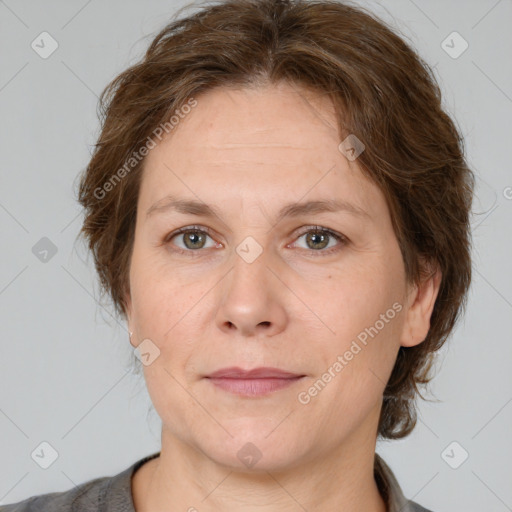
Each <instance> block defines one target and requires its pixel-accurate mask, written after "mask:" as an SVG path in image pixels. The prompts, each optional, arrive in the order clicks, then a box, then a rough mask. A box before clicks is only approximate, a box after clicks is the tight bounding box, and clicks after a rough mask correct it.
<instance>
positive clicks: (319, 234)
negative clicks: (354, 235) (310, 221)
mask: <svg viewBox="0 0 512 512" xmlns="http://www.w3.org/2000/svg"><path fill="white" fill-rule="evenodd" d="M304 236H305V237H306V238H305V243H306V247H305V249H309V250H311V251H313V252H321V253H323V254H325V253H327V254H330V253H332V252H335V251H338V250H339V249H340V246H343V245H345V244H346V243H347V239H346V237H344V236H343V235H341V234H339V233H335V232H334V231H331V230H330V229H327V228H322V227H321V226H309V227H308V230H307V231H304V232H303V233H302V234H300V235H299V236H298V239H300V238H302V237H304ZM333 240H335V241H337V242H338V244H335V245H334V247H333V246H332V245H330V242H332V241H333ZM326 247H328V250H324V249H325V248H326Z"/></svg>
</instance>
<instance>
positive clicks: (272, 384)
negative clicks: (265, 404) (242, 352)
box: [208, 377, 302, 396]
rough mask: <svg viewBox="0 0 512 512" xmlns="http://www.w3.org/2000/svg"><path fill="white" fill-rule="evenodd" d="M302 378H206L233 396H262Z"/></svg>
mask: <svg viewBox="0 0 512 512" xmlns="http://www.w3.org/2000/svg"><path fill="white" fill-rule="evenodd" d="M301 379H302V377H294V378H291V379H290V378H288V379H280V378H275V377H272V378H263V379H233V378H225V377H224V378H223V377H220V378H219V377H217V378H208V380H210V381H211V383H212V384H213V385H214V386H217V387H219V388H221V389H223V390H224V391H229V392H230V393H233V394H235V395H241V396H263V395H268V394H269V393H273V392H274V391H279V390H280V389H284V388H287V387H288V386H291V385H292V384H294V383H295V382H297V381H299V380H301Z"/></svg>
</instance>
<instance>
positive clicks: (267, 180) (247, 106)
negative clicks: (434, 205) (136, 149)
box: [139, 83, 382, 211]
mask: <svg viewBox="0 0 512 512" xmlns="http://www.w3.org/2000/svg"><path fill="white" fill-rule="evenodd" d="M195 99H196V101H197V104H196V106H195V107H194V108H192V109H191V111H190V113H188V114H187V115H183V118H182V119H180V121H179V124H178V125H177V126H175V128H174V129H173V130H172V131H171V132H170V134H169V135H168V136H167V137H166V138H164V139H163V141H162V142H160V143H158V144H157V146H156V147H155V148H154V149H153V150H151V151H150V152H149V154H148V156H147V157H146V160H145V165H144V176H143V180H142V187H141V191H140V198H139V199H140V201H141V203H142V207H143V208H144V206H145V207H146V208H147V207H149V206H150V205H152V204H153V203H154V202H156V201H158V200H159V199H161V198H163V197H164V196H165V195H167V194H178V195H186V196H187V197H192V196H194V195H196V196H197V195H199V197H200V198H201V199H203V198H204V200H205V201H207V199H208V201H207V202H210V203H211V202H219V200H221V199H227V197H228V195H229V194H231V196H230V197H232V199H233V200H235V201H238V202H239V203H241V202H242V201H243V202H244V203H245V205H246V206H247V204H250V203H251V202H255V203H256V202H257V201H258V198H259V199H261V200H264V199H268V198H271V197H277V198H280V197H286V199H287V200H299V199H300V198H302V197H303V198H304V199H320V198H321V199H336V198H340V197H341V198H343V199H351V202H352V203H354V204H355V205H356V206H359V207H360V208H363V209H366V210H368V211H371V210H372V209H373V207H374V206H376V205H377V204H378V202H379V199H380V200H382V198H378V197H377V196H379V194H380V192H379V191H378V190H377V189H376V186H375V185H374V184H373V183H372V182H370V181H369V180H368V178H366V177H364V176H363V175H362V173H361V172H360V170H359V169H358V168H357V164H356V162H349V161H348V160H347V159H346V158H345V157H344V156H343V154H342V153H341V152H340V151H339V149H338V146H339V143H340V140H339V135H338V127H337V120H336V116H335V111H334V107H333V105H332V102H331V100H330V99H329V98H328V97H327V96H326V95H321V94H319V93H316V92H312V91H310V90H305V89H302V88H298V87H297V86H296V85H290V84H286V83H281V84H278V85H273V86H265V87H260V88H251V89H232V88H229V89H228V88H217V89H214V90H211V91H208V92H206V93H204V94H202V95H199V96H198V97H197V98H195ZM220 192H222V194H223V196H222V197H218V195H219V193H220ZM205 195H206V196H209V197H208V198H207V197H204V196H205ZM215 195H216V196H217V197H215ZM306 195H308V197H306ZM287 202H288V201H287Z"/></svg>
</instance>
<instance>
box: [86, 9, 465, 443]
mask: <svg viewBox="0 0 512 512" xmlns="http://www.w3.org/2000/svg"><path fill="white" fill-rule="evenodd" d="M283 80H284V81H287V82H288V83H292V84H296V85H298V86H302V87H307V88H310V89H311V88H312V89H314V90H316V91H318V92H320V93H323V94H328V95H329V97H330V98H332V101H333V103H334V106H335V108H336V115H337V119H338V125H339V126H338V129H339V133H340V140H342V138H344V137H345V136H347V135H348V134H354V135H356V137H357V138H358V139H360V140H361V141H363V143H364V145H365V148H366V149H365V151H364V152H363V153H362V154H361V155H360V156H359V158H358V164H359V166H360V168H361V170H362V172H363V173H364V174H365V175H366V176H368V177H369V178H370V179H372V180H373V181H374V182H375V183H376V184H377V185H378V186H379V188H380V190H381V191H382V192H383V194H384V196H385V198H386V201H387V204H388V207H389V209H390V213H391V217H392V222H393V228H394V231H395V234H396V236H397V240H398V242H399V245H400V249H401V252H402V256H403V260H404V266H405V272H406V277H407V280H408V282H409V283H418V282H419V281H420V280H421V279H422V278H423V277H425V276H428V275H431V272H433V271H434V270H435V269H436V267H437V268H439V269H440V270H441V272H442V280H441V285H440V290H439V293H438V297H437V300H436V303H435V306H434V310H433V313H432V316H431V326H430V330H429V333H428V335H427V337H426V338H425V340H424V341H423V342H422V343H420V344H419V345H417V346H413V347H400V349H399V353H398V357H397V360H396V362H395V366H394V368H393V371H392V374H391V377H390V379H389V382H388V383H387V386H386V389H385V392H384V397H383V406H382V411H381V417H380V421H379V427H378V435H379V436H380V437H381V438H388V439H397V438H402V437H405V436H406V435H408V434H409V433H410V432H411V431H412V429H413V428H414V426H415V424H416V421H417V418H416V411H415V405H414V400H415V398H416V395H417V394H420V396H421V393H420V390H419V389H418V387H417V384H427V383H428V382H429V381H430V380H431V378H432V376H431V375H430V371H431V369H432V366H433V362H434V355H435V352H436V351H437V350H438V349H439V348H440V347H441V346H442V345H443V343H444V342H445V340H446V339H447V337H448V335H449V334H450V332H451V331H452V329H453V327H454V325H455V323H456V321H457V320H458V318H459V315H460V313H461V311H462V310H463V309H464V308H465V306H466V301H467V292H468V289H469V285H470V282H471V234H470V224H469V215H470V209H471V203H472V197H473V187H474V176H473V173H472V171H471V170H470V169H469V168H468V166H467V164H466V161H465V158H464V154H463V153H464V148H463V140H462V137H461V135H460V134H459V132H458V130H457V128H456V126H455V124H454V122H453V120H452V119H451V118H450V116H449V115H448V114H447V113H446V112H445V111H444V110H443V108H442V105H441V92H440V89H439V86H438V85H437V82H436V79H435V77H434V75H433V72H432V70H431V68H430V67H429V66H428V65H427V64H426V63H425V62H424V61H423V60H422V59H421V58H420V57H419V56H418V55H417V54H416V52H415V51H414V50H413V49H412V48H411V47H410V46H409V45H408V44H407V43H406V42H405V41H404V40H403V39H402V38H401V37H399V36H398V35H396V34H395V33H394V32H393V30H391V29H390V28H389V27H388V26H387V25H386V24H384V23H383V22H382V21H381V20H379V19H378V18H376V17H375V16H374V15H373V14H371V13H369V12H367V11H366V10H363V9H362V8H359V7H353V6H350V5H347V4H345V3H341V2H338V1H335V0H311V1H307V0H288V1H276V0H228V1H217V2H215V3H213V4H212V5H209V6H207V7H204V8H203V9H201V10H199V11H198V12H196V13H194V14H191V15H189V16H187V17H184V18H181V19H174V20H172V21H171V22H170V23H169V24H168V25H167V26H166V27H165V28H164V29H163V30H161V32H160V33H159V34H158V35H157V36H156V37H155V39H154V40H153V41H152V43H151V44H150V46H149V49H148V50H147V52H146V54H145V56H144V58H143V59H142V60H141V61H140V62H139V63H137V64H135V65H133V66H131V67H130V68H128V69H127V70H126V71H124V72H123V73H121V74H120V75H119V76H117V77H116V78H115V79H114V80H113V81H112V82H111V83H110V84H109V85H108V86H107V87H106V89H105V90H104V91H103V93H102V95H101V98H100V117H101V123H102V130H101V133H100V136H99V139H98V142H97V144H96V145H95V148H94V152H93V155H92V158H91V160H90V163H89V165H88V167H87V169H86V170H85V171H84V173H83V175H82V176H81V181H80V185H79V193H78V196H79V197H78V200H79V202H80V204H81V205H82V206H83V207H84V209H85V219H84V223H83V226H82V229H81V232H80V234H81V235H83V236H84V237H85V238H87V241H88V247H89V249H90V250H91V252H92V253H93V256H94V262H95V266H96V269H97V271H98V274H99V278H100V282H101V289H102V293H105V292H108V294H109V295H110V297H111V299H112V300H113V303H114V306H115V308H116V312H117V313H118V314H121V316H125V315H126V310H125V307H126V303H125V297H127V296H129V295H128V294H129V278H128V276H129V266H130V258H131V253H132V248H133V241H134V231H135V220H136V207H137V199H138V192H139V185H140V180H141V172H142V168H143V164H144V158H142V159H140V161H138V160H137V161H135V160H134V161H132V167H133V168H130V169H127V167H126V162H127V161H128V160H129V159H130V158H133V155H134V151H136V150H138V149H139V148H141V146H142V145H143V144H144V143H145V142H146V141H148V140H149V139H150V138H151V135H152V134H153V135H154V133H155V129H156V128H157V127H158V126H160V125H162V124H165V123H167V125H169V119H170V118H171V116H172V115H173V114H175V112H176V110H177V109H179V108H181V106H182V105H185V104H186V103H187V100H189V101H190V98H191V97H193V96H197V95H199V94H200V93H202V92H205V91H208V90H211V89H213V88H215V87H222V86H233V87H252V86H258V85H260V84H273V83H277V82H278V81H283ZM123 166H124V167H123ZM121 169H124V172H120V170H121ZM116 172H117V181H116V182H114V181H113V178H115V173H116ZM121 178H122V179H121ZM107 182H108V183H110V185H109V186H108V187H107V186H106V184H107Z"/></svg>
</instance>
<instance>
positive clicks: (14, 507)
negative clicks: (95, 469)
mask: <svg viewBox="0 0 512 512" xmlns="http://www.w3.org/2000/svg"><path fill="white" fill-rule="evenodd" d="M112 479H113V477H102V478H96V479H94V480H89V481H88V482H85V483H83V484H81V485H78V486H77V487H74V488H73V489H70V490H69V491H63V492H52V493H48V494H40V495H37V496H32V497H30V498H27V499H25V500H23V501H19V502H17V503H11V504H9V505H3V506H0V512H54V511H55V512H57V511H59V512H93V511H98V510H100V503H101V500H102V496H103V495H104V494H105V492H106V490H107V488H108V486H109V483H110V482H111V480H112Z"/></svg>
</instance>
